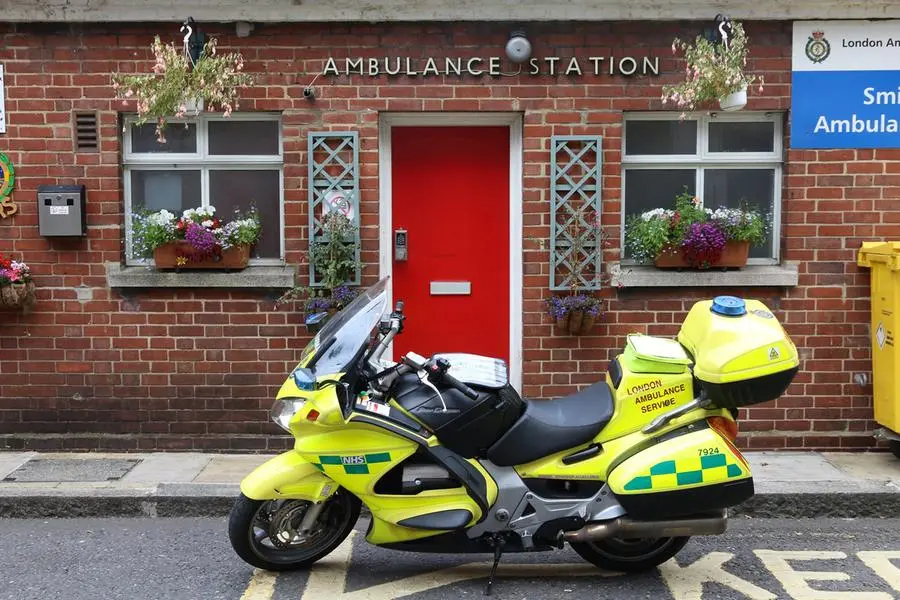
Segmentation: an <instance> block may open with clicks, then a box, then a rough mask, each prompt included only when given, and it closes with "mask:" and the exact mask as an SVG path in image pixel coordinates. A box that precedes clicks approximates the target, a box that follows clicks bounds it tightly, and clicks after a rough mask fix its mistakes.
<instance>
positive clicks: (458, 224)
mask: <svg viewBox="0 0 900 600" xmlns="http://www.w3.org/2000/svg"><path fill="white" fill-rule="evenodd" d="M391 144H392V148H391V153H392V182H393V190H392V196H393V218H392V220H393V227H394V230H395V231H396V230H397V229H405V230H406V231H407V236H406V237H407V248H408V251H407V259H406V260H405V261H403V260H397V256H396V254H395V255H394V256H393V257H392V258H393V296H394V299H395V301H396V300H403V301H404V302H405V308H404V313H405V314H406V316H407V320H406V324H405V327H404V330H403V333H402V334H401V335H399V336H397V337H396V338H394V359H395V360H397V359H399V357H400V356H402V355H403V354H404V353H406V352H408V351H414V352H417V353H419V354H421V355H423V356H429V355H431V354H434V353H435V352H469V353H473V354H481V355H484V356H491V357H495V358H502V359H504V360H506V361H507V362H508V361H509V293H510V292H509V151H510V149H509V128H508V127H394V128H393V129H392V139H391ZM391 239H392V242H393V239H394V237H393V236H392V238H391ZM392 250H393V246H392Z"/></svg>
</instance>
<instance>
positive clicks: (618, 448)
mask: <svg viewBox="0 0 900 600" xmlns="http://www.w3.org/2000/svg"><path fill="white" fill-rule="evenodd" d="M700 414H702V415H703V416H704V417H713V416H718V417H723V418H726V419H731V415H730V413H729V412H728V411H727V410H722V409H716V410H709V411H700ZM697 420H698V413H697V412H691V413H688V414H687V415H684V416H681V417H678V418H677V419H673V420H672V422H671V423H670V424H669V425H667V426H666V427H664V428H662V429H660V430H659V431H658V432H656V433H654V434H653V436H662V435H665V434H666V433H668V432H670V431H674V430H676V429H679V428H681V427H683V426H685V425H687V424H688V423H692V422H695V421H697ZM614 424H615V423H614V422H613V423H611V424H610V425H608V426H607V427H610V426H612V425H614ZM641 425H646V418H645V420H644V421H643V422H642V423H641ZM713 435H715V434H713ZM651 437H652V436H649V435H647V434H644V433H642V432H641V431H640V430H638V431H635V432H633V433H630V434H628V435H625V436H622V437H620V438H618V439H613V440H608V441H605V442H603V444H602V446H601V447H600V452H599V453H598V454H597V455H596V456H594V457H592V458H589V459H587V460H582V461H579V462H576V463H574V464H571V465H567V464H565V463H564V462H563V459H564V458H565V457H567V456H569V455H570V454H572V453H573V452H576V451H577V450H579V449H581V448H571V449H568V450H563V451H562V452H557V453H556V454H551V455H550V456H547V457H545V458H541V459H538V460H536V461H534V462H530V463H528V464H525V465H520V466H518V467H516V471H517V472H518V473H519V475H520V476H521V477H522V478H527V479H531V478H535V479H584V480H595V481H606V480H607V479H608V477H609V475H610V473H609V472H610V468H611V466H612V465H615V464H616V463H617V462H620V461H619V457H621V456H625V455H627V453H629V452H630V451H632V449H633V448H635V447H639V446H640V445H642V444H644V443H646V442H647V440H650V439H651ZM605 438H606V431H605V430H604V431H603V432H601V433H600V436H598V438H597V439H596V440H595V443H599V441H600V440H601V439H605ZM719 439H720V440H721V438H719ZM660 445H661V444H660ZM640 455H641V456H643V452H641V453H640Z"/></svg>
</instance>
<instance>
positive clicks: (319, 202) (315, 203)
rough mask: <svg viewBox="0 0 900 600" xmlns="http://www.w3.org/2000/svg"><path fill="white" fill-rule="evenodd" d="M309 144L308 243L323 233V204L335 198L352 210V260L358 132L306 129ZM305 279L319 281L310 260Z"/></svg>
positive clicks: (315, 283) (356, 282) (356, 221)
mask: <svg viewBox="0 0 900 600" xmlns="http://www.w3.org/2000/svg"><path fill="white" fill-rule="evenodd" d="M308 148H309V243H310V248H312V243H313V241H314V240H316V239H321V238H322V237H323V235H324V230H323V221H324V217H325V214H326V211H325V206H326V204H327V203H333V201H334V200H335V199H336V198H337V199H340V201H341V203H342V205H343V206H344V207H345V208H346V209H347V210H349V211H352V214H351V220H352V221H353V224H354V226H355V227H356V233H355V239H353V240H347V242H348V243H350V242H354V243H355V244H356V260H357V261H359V133H358V132H356V131H328V132H310V134H309V140H308ZM309 282H310V285H311V286H313V287H318V286H321V285H322V281H321V279H320V278H319V277H318V275H317V274H316V272H315V268H314V267H313V265H312V262H310V265H309ZM350 283H352V284H353V285H359V284H360V270H359V268H357V269H356V277H355V279H354V280H353V281H351V282H350Z"/></svg>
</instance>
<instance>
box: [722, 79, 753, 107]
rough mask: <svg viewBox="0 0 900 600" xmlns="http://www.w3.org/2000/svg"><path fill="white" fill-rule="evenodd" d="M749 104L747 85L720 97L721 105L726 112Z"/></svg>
mask: <svg viewBox="0 0 900 600" xmlns="http://www.w3.org/2000/svg"><path fill="white" fill-rule="evenodd" d="M745 106H747V86H746V85H745V86H744V87H742V88H741V89H739V90H738V91H736V92H734V93H732V94H728V95H727V96H725V97H724V98H720V99H719V107H721V109H722V110H724V111H726V112H732V111H736V110H741V109H742V108H744V107H745Z"/></svg>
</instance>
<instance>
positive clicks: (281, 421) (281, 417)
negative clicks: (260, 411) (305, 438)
mask: <svg viewBox="0 0 900 600" xmlns="http://www.w3.org/2000/svg"><path fill="white" fill-rule="evenodd" d="M304 404H306V400H304V399H303V398H282V399H280V400H276V401H275V404H273V405H272V410H271V411H270V413H269V414H270V415H271V417H272V420H273V421H275V424H276V425H278V426H279V427H281V428H282V429H284V430H285V431H287V432H288V433H290V432H291V427H290V423H291V419H293V418H294V415H295V414H297V411H298V410H300V409H301V408H303V405H304Z"/></svg>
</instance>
